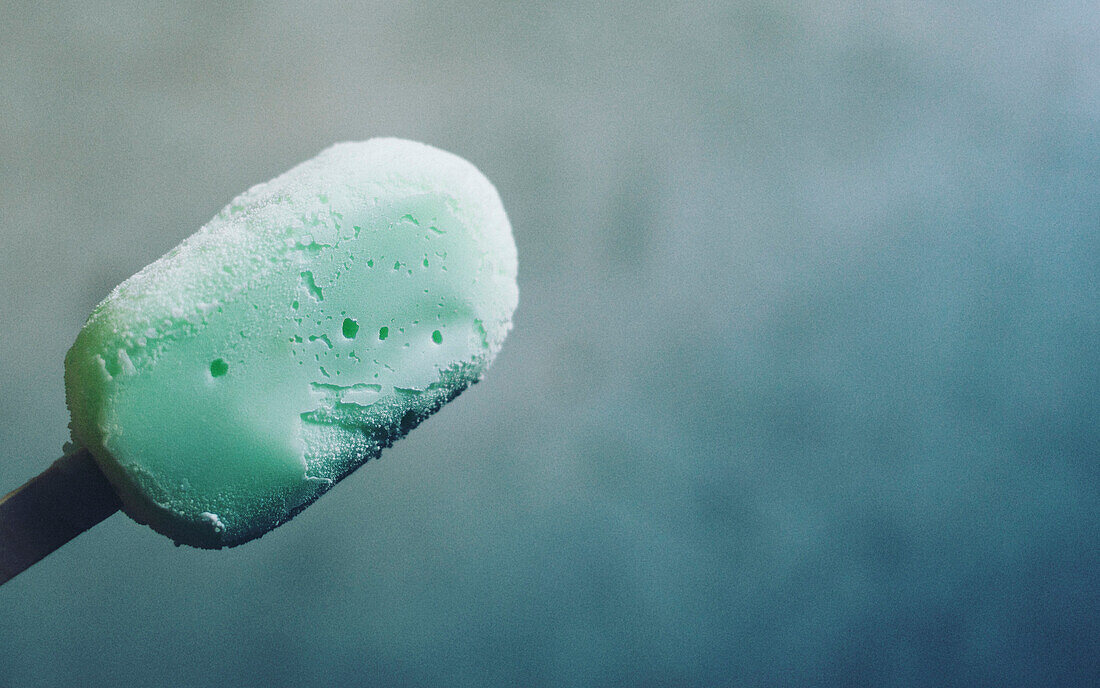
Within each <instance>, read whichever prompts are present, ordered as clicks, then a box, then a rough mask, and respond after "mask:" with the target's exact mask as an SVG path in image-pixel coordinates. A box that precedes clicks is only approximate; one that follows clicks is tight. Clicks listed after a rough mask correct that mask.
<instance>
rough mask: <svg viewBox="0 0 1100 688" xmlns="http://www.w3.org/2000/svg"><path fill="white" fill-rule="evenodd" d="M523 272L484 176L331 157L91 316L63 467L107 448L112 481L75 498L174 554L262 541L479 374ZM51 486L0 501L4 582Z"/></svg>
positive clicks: (336, 150) (261, 191) (105, 468)
mask: <svg viewBox="0 0 1100 688" xmlns="http://www.w3.org/2000/svg"><path fill="white" fill-rule="evenodd" d="M516 270H517V260H516V247H515V243H514V241H513V238H512V232H511V226H510V224H509V222H508V218H507V216H506V214H505V211H504V208H503V206H502V204H501V201H500V198H499V196H498V195H497V192H496V190H495V189H494V187H493V185H492V184H491V183H490V182H489V181H488V180H487V179H486V178H485V177H484V176H483V175H482V174H481V173H480V172H479V171H478V170H477V169H476V168H475V167H474V166H473V165H471V164H470V163H469V162H467V161H465V160H463V159H462V158H459V157H458V156H455V155H452V154H450V153H446V152H444V151H441V150H438V149H436V148H432V147H429V146H427V145H424V144H420V143H415V142H412V141H405V140H400V139H371V140H369V141H365V142H359V143H343V144H338V145H335V146H333V147H331V148H329V149H327V150H325V151H323V152H322V153H321V154H320V155H318V156H317V157H315V158H313V159H312V160H309V161H307V162H304V163H302V164H301V165H299V166H297V167H295V168H294V169H292V170H290V171H289V172H286V173H285V174H283V175H281V176H279V177H277V178H275V179H273V180H272V181H269V182H267V183H264V184H260V185H257V186H255V187H253V188H252V189H250V190H249V191H247V192H246V193H244V194H242V195H240V196H238V197H237V198H235V199H234V200H233V201H232V202H230V203H229V205H228V206H226V207H225V209H224V210H222V211H221V212H220V213H219V214H218V215H217V216H216V217H215V218H214V219H213V220H211V221H210V222H209V223H208V224H206V225H205V226H204V227H202V228H201V229H200V230H199V231H198V232H197V233H195V234H194V235H193V236H191V237H189V238H188V239H186V240H184V241H183V242H182V243H181V244H180V245H178V246H177V247H176V248H174V249H172V250H171V251H169V252H168V253H167V254H166V255H165V256H163V257H162V258H160V259H158V260H157V261H155V262H154V263H152V264H151V265H149V266H147V267H146V268H145V269H143V270H141V271H140V272H138V273H137V274H135V275H134V276H133V277H131V278H129V279H128V280H126V281H125V282H123V283H122V284H120V285H119V286H118V287H116V288H115V289H114V290H113V291H112V292H111V293H110V294H109V295H108V296H107V298H106V299H104V301H103V302H102V303H100V304H99V306H97V307H96V308H95V310H94V311H93V312H92V314H91V316H90V317H89V318H88V321H87V323H86V324H85V325H84V327H83V329H82V330H81V331H80V333H79V335H78V336H77V338H76V342H75V343H74V344H73V346H72V348H71V349H70V351H69V353H68V355H67V356H66V358H65V389H66V397H67V402H68V406H69V410H70V413H71V418H72V422H71V424H70V425H71V431H72V439H73V442H74V445H75V446H77V447H79V448H80V449H79V451H78V452H77V453H74V456H73V457H69V458H67V459H62V462H65V461H69V462H70V463H72V462H74V461H80V460H83V461H85V462H86V463H88V464H89V465H90V460H89V459H88V456H89V455H90V459H92V460H94V469H98V470H99V471H101V472H102V475H103V476H105V477H106V480H105V481H103V480H99V481H98V483H97V482H96V479H95V478H91V479H86V478H77V479H75V480H76V484H77V485H79V484H80V483H81V482H82V481H85V482H88V483H90V484H91V483H95V484H101V485H102V489H103V490H107V489H109V490H111V491H112V492H113V493H114V495H117V500H118V502H120V503H121V507H122V509H123V511H125V512H126V513H127V514H128V515H130V516H131V517H133V518H134V519H135V520H136V521H138V522H140V523H146V524H148V525H150V526H151V527H152V528H153V529H154V530H156V531H158V532H160V533H163V534H164V535H167V536H168V537H169V538H171V539H172V540H173V541H175V542H176V543H177V544H187V545H192V546H195V547H204V548H221V547H227V546H234V545H239V544H241V543H244V542H247V541H249V540H251V539H254V538H256V537H259V536H261V535H263V534H264V533H266V532H268V531H270V530H271V529H272V528H275V527H276V526H278V525H280V524H282V523H285V522H286V521H287V520H289V519H290V518H292V517H293V516H294V515H295V514H297V513H298V512H300V511H301V510H302V509H303V508H305V507H306V506H308V505H309V504H310V503H312V502H313V501H314V500H315V499H317V498H318V497H319V496H320V495H322V494H323V493H325V492H326V491H327V490H329V489H331V488H332V486H333V485H335V484H336V483H337V482H338V481H339V480H341V479H342V478H344V477H345V476H347V475H348V474H349V473H351V472H352V471H354V470H355V469H356V468H357V467H359V466H360V465H361V464H363V463H364V462H365V461H367V460H368V459H371V458H373V457H377V456H378V455H379V453H380V452H381V451H382V449H384V448H385V447H387V446H389V445H390V444H391V443H392V442H393V441H395V440H396V439H398V438H400V437H401V436H403V435H404V434H405V433H407V432H408V431H409V430H411V429H412V428H414V427H415V426H416V425H417V424H418V423H420V422H421V421H422V420H424V419H425V418H426V417H427V416H428V415H430V414H431V413H433V412H434V411H436V410H438V409H439V408H440V407H441V406H442V405H443V404H444V403H446V402H447V401H449V400H451V399H453V398H454V397H456V396H457V395H458V394H459V393H461V392H462V391H463V390H464V389H466V388H467V387H468V386H469V385H471V384H473V383H475V382H477V381H478V380H479V379H480V378H481V377H482V375H483V374H484V372H485V370H486V368H487V367H488V366H489V364H490V363H491V362H492V361H493V359H494V358H495V356H496V355H497V352H498V351H499V350H500V348H501V345H502V343H503V341H504V338H505V336H506V335H507V333H508V331H509V330H510V328H511V323H512V313H513V311H514V310H515V308H516V305H517V301H518V289H517V286H516ZM84 452H86V453H84ZM81 456H83V457H84V458H83V459H81V458H80V457H81ZM74 457H75V458H74ZM60 464H61V462H59V465H60ZM94 469H93V470H94ZM55 472H57V471H55ZM48 473H49V471H47V473H44V474H43V475H42V476H40V477H39V478H38V479H36V480H44V479H46V476H47V474H48ZM69 473H70V474H71V473H72V471H69ZM68 480H69V483H72V482H73V480H74V479H73V478H72V477H71V475H70V477H69V478H68ZM34 482H35V481H33V480H32V481H31V483H29V484H28V486H25V488H23V489H22V490H21V491H19V490H17V491H16V493H13V494H12V495H10V496H9V497H8V498H5V499H6V501H5V502H2V503H0V568H3V566H4V561H5V560H10V559H12V558H13V556H14V555H12V553H11V551H8V550H11V548H12V547H14V545H12V544H11V542H13V541H14V540H17V539H19V538H17V537H6V536H5V535H4V533H5V530H4V520H5V508H8V510H9V511H10V510H11V509H12V508H13V507H12V504H16V503H17V502H18V500H19V499H23V501H24V502H26V501H27V500H28V499H30V498H28V497H26V496H25V495H22V493H27V494H29V493H30V492H33V490H29V491H28V488H29V487H30V486H31V484H33V483H34ZM39 487H41V485H40V486H39ZM93 487H94V485H92V486H91V487H89V490H93ZM78 491H79V490H78ZM93 491H94V490H93ZM109 497H110V495H108V496H107V497H104V500H103V501H104V504H107V506H104V504H100V505H99V506H98V507H97V508H98V509H99V510H104V509H109V506H110V505H111V504H114V503H115V502H113V501H112V500H111V499H110V498H109ZM13 500H15V501H13ZM32 501H33V500H32ZM39 501H41V500H39ZM55 501H56V500H55ZM62 501H64V500H62ZM9 502H11V503H12V504H9ZM26 507H27V505H26V504H22V505H21V506H20V508H26ZM51 508H56V505H55V506H54V507H51ZM108 513H110V510H108ZM24 520H25V519H24ZM9 530H10V528H9ZM77 532H79V530H78V531H77ZM23 539H26V538H25V537H24V538H23ZM5 542H8V547H7V550H5ZM5 552H7V554H5ZM15 558H18V557H15ZM16 572H17V571H16ZM11 575H14V573H13V574H11ZM0 578H3V572H2V571H0Z"/></svg>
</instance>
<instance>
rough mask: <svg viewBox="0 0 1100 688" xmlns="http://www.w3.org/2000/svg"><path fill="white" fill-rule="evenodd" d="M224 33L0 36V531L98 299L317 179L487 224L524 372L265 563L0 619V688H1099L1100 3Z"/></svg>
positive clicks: (21, 595) (90, 19) (99, 575)
mask: <svg viewBox="0 0 1100 688" xmlns="http://www.w3.org/2000/svg"><path fill="white" fill-rule="evenodd" d="M230 4H231V5H232V7H216V6H208V7H206V8H203V9H199V8H192V9H187V8H186V7H182V6H177V4H172V5H169V6H163V7H158V8H153V7H151V6H149V5H148V4H146V3H133V4H107V5H95V6H93V5H91V4H88V3H71V4H67V5H63V4H56V5H55V4H51V5H50V6H49V7H46V4H45V3H42V6H41V7H40V6H39V3H22V2H15V3H13V2H3V1H0V294H2V299H0V491H4V490H6V489H10V488H14V487H15V486H17V485H18V484H20V483H21V482H22V481H24V480H25V479H27V478H29V477H31V476H32V475H34V474H36V473H38V472H39V471H40V470H41V469H43V468H44V467H45V466H46V465H48V464H49V462H50V461H52V460H53V459H54V458H56V457H57V456H58V455H59V454H60V450H61V445H62V442H63V441H65V439H66V438H67V430H66V422H67V412H66V409H65V404H64V393H63V386H62V359H63V357H64V354H65V351H66V350H67V348H68V346H69V344H70V343H71V342H72V340H73V338H74V336H75V335H76V332H77V331H78V329H79V328H80V326H81V324H82V322H83V320H84V318H85V316H86V315H87V314H88V312H89V311H90V310H91V308H92V306H93V305H95V303H96V302H97V301H98V300H99V299H101V298H102V297H103V296H104V295H105V294H106V293H107V291H108V290H109V289H110V287H112V286H113V285H114V284H116V283H117V282H119V281H121V280H122V279H124V278H125V277H127V276H128V275H130V274H131V273H133V272H135V271H136V270H138V269H139V268H141V267H142V266H144V265H145V264H146V263H148V262H150V261H152V260H153V259H155V258H156V257H158V256H160V255H161V254H162V253H164V252H165V251H166V250H168V249H169V248H171V247H172V246H173V245H175V244H176V243H177V242H178V241H180V240H181V239H182V238H183V237H185V236H186V235H188V234H190V233H191V232H193V231H194V230H195V229H197V228H198V227H199V226H200V225H201V224H203V223H204V222H206V221H207V220H208V219H210V217H211V216H212V215H213V214H214V213H215V212H216V211H217V210H218V209H220V208H221V207H222V205H223V204H224V203H226V202H227V201H228V200H229V199H230V198H231V197H232V196H234V195H236V194H237V193H239V192H241V191H243V190H245V189H246V188H248V187H249V186H250V185H252V184H254V183H256V182H259V181H263V180H266V179H268V178H270V177H272V176H274V175H276V174H278V173H280V172H282V171H284V170H286V169H287V168H289V167H291V166H292V165H294V164H296V163H298V162H300V161H301V160H304V159H305V158H308V157H311V156H313V155H314V154H316V153H317V152H318V151H319V150H320V149H322V148H324V147H325V146H327V145H329V144H331V143H332V142H334V141H339V140H346V139H362V138H368V137H370V136H375V135H397V136H404V137H409V138H414V139H419V140H423V141H426V142H430V143H432V144H434V145H437V146H440V147H442V148H445V149H448V150H451V151H454V152H457V153H459V154H461V155H463V156H465V157H467V158H469V159H470V160H471V161H473V162H474V163H475V164H477V165H478V166H479V167H480V168H481V169H482V170H483V171H484V172H485V173H486V174H487V175H488V176H489V177H490V178H491V179H493V180H494V181H495V182H496V184H497V186H498V187H499V190H500V193H501V196H502V197H503V198H504V202H505V205H506V207H507V208H508V210H509V213H510V216H511V219H512V222H513V225H514V227H515V234H516V241H517V243H518V245H519V250H520V265H521V275H520V283H521V304H520V308H519V311H518V312H517V314H516V328H515V331H514V333H513V335H512V337H511V338H510V340H509V342H508V344H507V346H506V347H505V349H504V352H503V353H502V355H501V356H500V358H499V359H498V362H497V365H496V366H495V368H494V369H493V371H492V372H491V374H490V375H489V376H488V378H487V379H486V380H485V381H484V383H483V384H481V385H478V386H477V387H476V388H474V389H472V390H471V391H469V392H468V393H467V394H465V395H463V396H462V397H461V398H460V399H459V400H458V401H457V402H456V403H454V404H453V405H451V406H449V407H448V408H446V409H445V410H444V411H442V412H441V413H439V414H438V415H437V416H436V417H434V418H432V419H430V420H429V421H428V422H427V423H426V424H425V425H423V426H422V427H421V428H420V429H418V430H417V431H416V432H414V433H413V434H412V435H411V436H410V437H409V438H407V439H406V440H404V441H402V442H401V443H400V444H399V445H398V446H396V447H394V448H393V449H392V450H390V451H388V452H387V454H386V455H385V456H384V457H383V459H382V460H380V461H377V462H373V463H371V464H369V465H367V466H366V467H364V468H363V469H361V470H360V471H359V472H358V473H357V474H356V475H354V476H352V477H351V478H349V479H348V480H346V481H345V482H344V483H343V484H341V485H340V486H339V487H338V488H337V489H336V490H334V491H333V492H332V493H330V494H329V495H328V496H327V497H325V498H324V499H322V500H321V501H320V502H318V503H317V504H316V505H314V506H313V507H311V508H310V509H308V510H307V511H306V512H304V513H303V514H302V515H301V516H299V517H298V518H296V519H295V520H294V521H292V522H291V523H289V524H288V525H286V526H283V527H282V528H280V529H279V530H277V531H276V532H274V533H272V534H270V535H268V536H267V537H265V538H263V539H262V540H260V541H258V542H255V543H251V544H249V545H246V546H244V547H242V548H240V549H236V550H231V551H225V552H206V551H197V550H192V549H187V548H179V549H177V548H175V547H173V546H172V544H171V543H170V542H169V541H168V540H167V539H165V538H163V537H161V536H159V535H156V534H154V533H153V532H152V531H150V530H148V529H147V528H143V527H140V526H137V525H135V524H134V523H133V522H131V521H130V520H129V519H127V518H125V517H124V516H116V517H113V518H111V519H109V520H108V521H107V522H105V523H104V524H103V525H101V526H98V527H96V528H95V529H94V530H93V531H91V532H90V533H87V534H85V535H83V536H82V537H80V538H78V540H77V541H74V542H73V543H71V544H70V545H67V546H66V547H64V548H63V549H62V550H60V551H59V552H57V553H56V554H54V555H52V556H51V557H49V558H48V559H47V560H45V561H44V562H42V563H41V564H39V565H38V566H35V567H34V568H33V569H31V570H30V571H28V572H27V573H25V574H23V575H21V576H19V577H18V578H17V579H15V580H14V581H12V582H11V583H9V584H7V585H5V586H3V588H0V685H3V686H31V685H74V686H75V685H79V686H99V685H132V686H143V687H152V686H172V687H173V688H177V687H180V686H218V685H227V686H228V685H232V686H250V685H266V686H279V685H307V684H311V683H322V682H332V683H333V684H335V682H340V685H388V686H400V685H447V686H454V685H505V684H511V685H526V686H544V685H545V686H557V685H576V686H605V685H616V684H618V685H670V686H671V685H720V684H727V685H744V686H757V685H760V686H764V685H775V686H779V685H822V686H824V685H855V684H863V685H879V686H880V685H898V686H902V685H960V686H975V685H998V686H1017V685H1018V686H1036V685H1087V684H1089V683H1093V684H1095V683H1097V682H1098V681H1100V651H1098V650H1100V508H1098V506H1100V432H1098V420H1100V403H1098V398H1100V296H1098V294H1100V291H1098V285H1097V281H1098V280H1097V278H1098V276H1100V10H1098V6H1097V5H1096V4H1095V3H1091V2H1048V3H1022V2H1018V3H1005V2H963V3H960V2H958V1H957V0H950V1H944V2H919V3H914V2H903V1H900V0H899V1H896V2H870V3H867V2H841V1H836V0H830V1H827V2H822V1H820V0H817V1H808V2H745V3H736V4H734V3H698V4H694V5H680V4H673V5H669V4H667V3H652V4H651V5H649V6H639V5H632V4H625V3H622V4H620V3H613V4H612V3H609V4H606V5H594V4H592V3H572V2H562V3H547V4H545V5H534V4H530V5H526V6H521V5H520V4H519V3H511V2H496V3H480V4H475V5H476V9H475V8H474V7H470V6H464V5H462V4H456V3H440V2H430V3H424V4H422V5H417V6H411V5H402V4H394V3H380V4H377V5H373V6H356V7H355V8H354V9H349V8H348V7H345V6H342V5H326V4H320V3H281V4H275V5H264V4H258V3H230ZM178 5H185V3H178Z"/></svg>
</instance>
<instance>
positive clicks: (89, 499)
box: [0, 449, 122, 584]
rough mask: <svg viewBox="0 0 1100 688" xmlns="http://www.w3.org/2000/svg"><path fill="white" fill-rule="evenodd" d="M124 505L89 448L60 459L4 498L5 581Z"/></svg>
mask: <svg viewBox="0 0 1100 688" xmlns="http://www.w3.org/2000/svg"><path fill="white" fill-rule="evenodd" d="M121 506H122V503H121V502H119V499H118V495H116V494H115V491H114V488H112V487H111V484H110V483H109V482H107V478H106V477H104V475H103V473H102V472H100V470H99V467H98V466H96V463H95V459H93V458H92V455H91V454H90V453H89V452H88V450H87V449H80V450H79V451H77V452H75V453H73V454H69V455H68V456H63V457H61V458H60V459H58V460H57V461H55V462H54V463H53V465H52V466H50V467H49V468H47V469H46V470H45V471H43V472H42V473H41V475H39V476H38V477H36V478H31V479H30V480H29V481H27V483H26V484H25V485H23V486H22V487H20V488H17V489H16V490H14V491H12V492H9V493H8V494H7V496H5V497H4V498H3V499H0V584H3V583H6V582H7V581H9V580H11V579H12V578H14V577H15V576H16V574H18V573H19V572H21V571H23V570H25V569H26V568H28V567H29V566H31V565H32V564H34V563H35V562H37V561H38V560H40V559H42V558H43V557H45V556H46V555H47V554H49V553H50V552H52V551H54V550H55V549H57V548H58V547H60V546H61V545H63V544H65V543H66V542H68V541H69V540H72V539H73V538H74V537H76V536H77V535H80V534H81V533H83V532H84V531H85V530H88V529H89V528H91V527H92V526H94V525H95V524H97V523H99V522H100V521H102V520H103V519H105V518H107V517H108V516H110V515H111V514H113V513H115V512H116V511H118V509H119V507H121Z"/></svg>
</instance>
